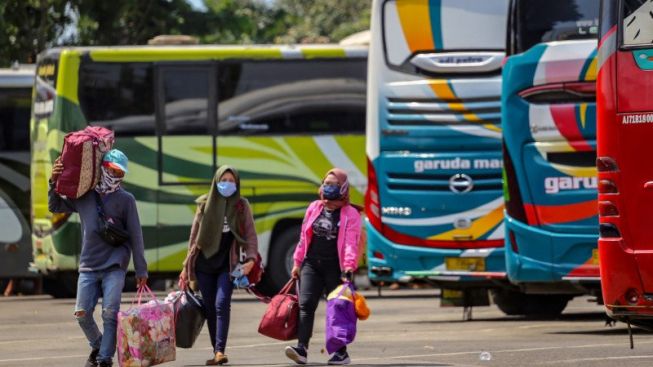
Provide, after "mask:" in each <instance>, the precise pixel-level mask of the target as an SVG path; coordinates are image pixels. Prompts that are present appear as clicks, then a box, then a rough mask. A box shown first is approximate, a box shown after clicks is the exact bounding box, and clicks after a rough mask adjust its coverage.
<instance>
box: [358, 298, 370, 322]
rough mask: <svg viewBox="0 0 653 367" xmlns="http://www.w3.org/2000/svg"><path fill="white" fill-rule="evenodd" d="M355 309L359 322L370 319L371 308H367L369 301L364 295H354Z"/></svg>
mask: <svg viewBox="0 0 653 367" xmlns="http://www.w3.org/2000/svg"><path fill="white" fill-rule="evenodd" d="M354 308H355V309H356V317H358V319H359V320H367V318H368V317H370V313H371V311H370V308H369V307H367V301H366V300H365V297H363V295H362V294H360V293H358V292H356V293H354Z"/></svg>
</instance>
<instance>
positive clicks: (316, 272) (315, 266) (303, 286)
mask: <svg viewBox="0 0 653 367" xmlns="http://www.w3.org/2000/svg"><path fill="white" fill-rule="evenodd" d="M299 280H300V281H299V325H298V330H297V339H298V342H299V345H303V346H304V347H305V348H308V343H309V341H310V340H311V336H312V335H313V323H314V322H315V310H316V309H317V305H318V304H319V303H320V297H322V296H323V295H325V294H326V295H328V294H329V293H331V292H332V291H333V290H334V289H336V288H337V287H338V286H339V285H340V284H341V283H342V282H341V280H340V263H339V261H338V259H337V258H336V259H333V260H317V259H310V258H306V259H305V260H304V263H303V264H302V268H301V272H300V275H299Z"/></svg>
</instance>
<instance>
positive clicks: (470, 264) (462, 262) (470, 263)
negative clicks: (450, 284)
mask: <svg viewBox="0 0 653 367" xmlns="http://www.w3.org/2000/svg"><path fill="white" fill-rule="evenodd" d="M444 263H445V266H446V267H447V270H452V271H485V258H482V257H446V258H445V259H444Z"/></svg>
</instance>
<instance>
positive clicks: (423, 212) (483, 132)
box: [365, 0, 508, 298]
mask: <svg viewBox="0 0 653 367" xmlns="http://www.w3.org/2000/svg"><path fill="white" fill-rule="evenodd" d="M507 13H508V1H504V0H483V1H477V0H431V1H427V0H376V1H374V2H373V5H372V24H371V33H372V40H371V44H370V55H369V66H368V84H367V87H368V94H367V96H368V103H367V130H366V134H367V141H366V154H367V160H368V190H367V193H366V199H365V204H366V216H367V220H366V229H367V240H368V251H367V260H368V273H369V277H370V280H371V281H372V282H376V283H380V282H393V281H400V282H407V281H411V280H412V279H416V278H422V279H428V280H429V281H430V282H433V283H435V284H437V285H439V286H441V287H442V288H443V289H445V290H446V291H447V292H443V294H444V295H451V297H453V298H456V297H461V291H462V292H463V293H465V292H466V293H477V292H475V291H474V290H475V289H480V292H481V293H482V292H483V291H484V292H485V295H486V296H485V298H487V293H488V292H487V287H488V286H490V285H493V284H496V282H501V281H502V280H504V279H505V261H504V254H503V243H504V242H503V237H504V226H503V208H504V204H503V191H502V185H501V179H502V177H501V174H502V173H501V167H502V158H501V129H500V122H501V121H500V120H501V112H500V108H501V101H500V94H501V65H502V62H503V59H504V56H505V53H504V48H505V33H506V17H507ZM449 290H451V291H452V292H448V291H449ZM445 293H446V294H445ZM462 296H463V297H464V294H462Z"/></svg>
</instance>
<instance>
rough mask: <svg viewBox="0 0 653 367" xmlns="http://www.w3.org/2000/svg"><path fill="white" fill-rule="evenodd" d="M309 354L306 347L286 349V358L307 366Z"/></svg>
mask: <svg viewBox="0 0 653 367" xmlns="http://www.w3.org/2000/svg"><path fill="white" fill-rule="evenodd" d="M307 355H308V353H307V352H306V348H304V347H299V346H298V347H286V357H288V358H290V359H292V360H293V361H294V362H295V363H297V364H306V361H307V360H308V358H307V357H306V356H307Z"/></svg>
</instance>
